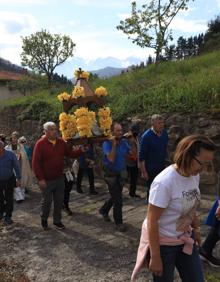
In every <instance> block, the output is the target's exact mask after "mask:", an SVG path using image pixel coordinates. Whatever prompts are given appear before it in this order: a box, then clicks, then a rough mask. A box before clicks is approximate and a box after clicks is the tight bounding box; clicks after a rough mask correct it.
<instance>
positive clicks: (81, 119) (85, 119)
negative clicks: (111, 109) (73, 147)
mask: <svg viewBox="0 0 220 282" xmlns="http://www.w3.org/2000/svg"><path fill="white" fill-rule="evenodd" d="M74 114H75V116H76V127H77V130H78V132H79V136H80V137H91V136H92V126H93V124H94V122H95V112H92V111H89V110H88V108H85V107H81V108H79V109H77V110H76V111H75V112H74Z"/></svg>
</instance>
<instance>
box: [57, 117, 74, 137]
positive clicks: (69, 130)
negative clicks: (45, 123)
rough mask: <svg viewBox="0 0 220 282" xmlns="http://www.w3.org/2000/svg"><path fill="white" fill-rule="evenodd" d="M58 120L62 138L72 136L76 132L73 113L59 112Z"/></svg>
mask: <svg viewBox="0 0 220 282" xmlns="http://www.w3.org/2000/svg"><path fill="white" fill-rule="evenodd" d="M59 121H60V124H59V125H60V131H61V133H62V138H63V139H64V140H68V139H70V138H73V136H74V135H75V134H76V133H77V127H76V117H75V116H74V115H69V114H66V113H61V114H60V115H59Z"/></svg>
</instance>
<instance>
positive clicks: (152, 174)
mask: <svg viewBox="0 0 220 282" xmlns="http://www.w3.org/2000/svg"><path fill="white" fill-rule="evenodd" d="M162 170H163V169H160V170H155V171H149V172H147V173H148V180H147V198H149V192H150V186H151V184H152V182H153V181H154V178H155V177H156V176H157V175H158V174H159V173H160V172H161V171H162Z"/></svg>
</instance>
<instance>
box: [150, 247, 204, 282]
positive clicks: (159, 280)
mask: <svg viewBox="0 0 220 282" xmlns="http://www.w3.org/2000/svg"><path fill="white" fill-rule="evenodd" d="M182 249H183V246H182V245H180V246H161V247H160V253H161V258H162V263H163V274H162V276H161V277H159V276H155V275H153V281H154V282H173V281H174V269H175V267H176V268H177V270H178V272H179V275H180V278H181V281H182V282H204V281H205V280H204V277H203V273H202V267H201V262H200V258H199V253H198V248H197V247H196V246H195V245H194V246H193V252H192V255H187V254H184V253H183V252H182Z"/></svg>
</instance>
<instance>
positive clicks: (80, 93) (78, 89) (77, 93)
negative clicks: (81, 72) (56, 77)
mask: <svg viewBox="0 0 220 282" xmlns="http://www.w3.org/2000/svg"><path fill="white" fill-rule="evenodd" d="M84 96H85V91H84V87H82V86H75V87H74V89H73V92H72V97H73V98H78V97H84Z"/></svg>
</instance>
